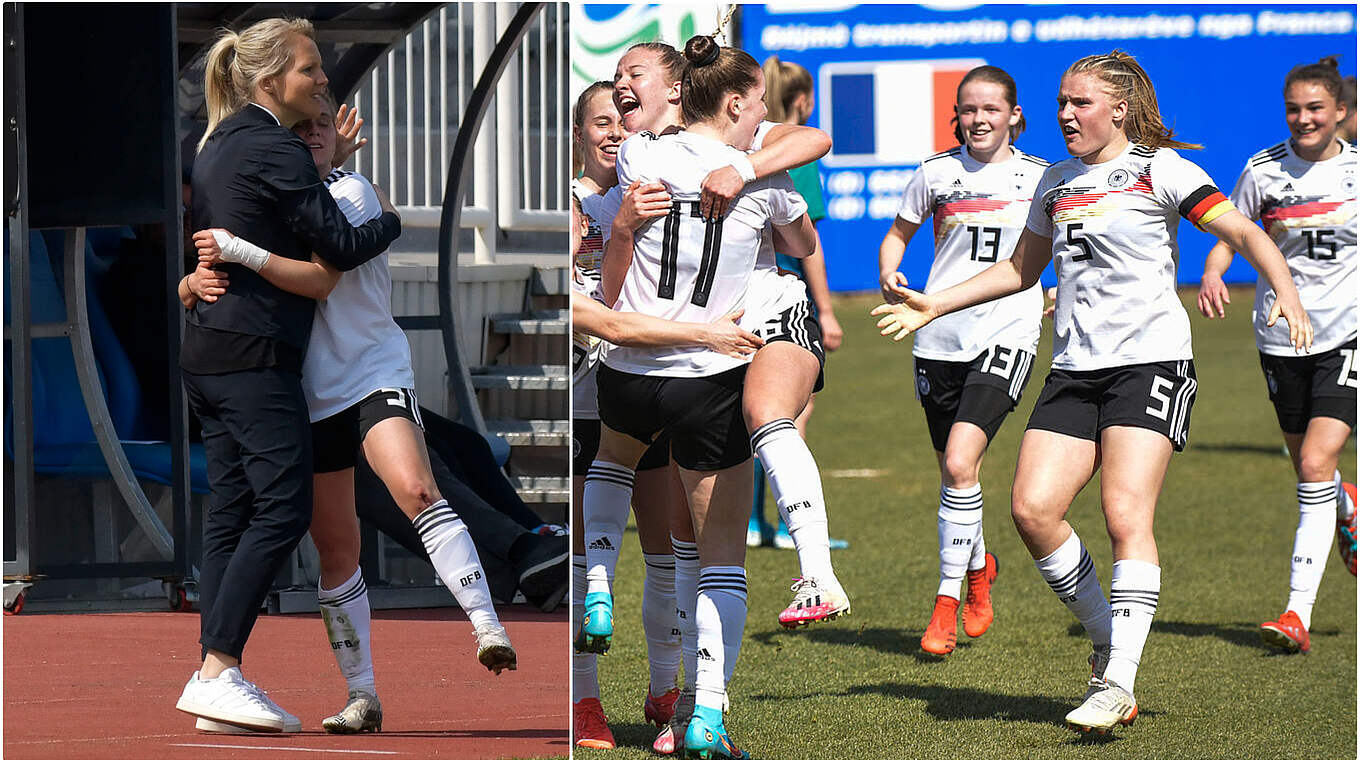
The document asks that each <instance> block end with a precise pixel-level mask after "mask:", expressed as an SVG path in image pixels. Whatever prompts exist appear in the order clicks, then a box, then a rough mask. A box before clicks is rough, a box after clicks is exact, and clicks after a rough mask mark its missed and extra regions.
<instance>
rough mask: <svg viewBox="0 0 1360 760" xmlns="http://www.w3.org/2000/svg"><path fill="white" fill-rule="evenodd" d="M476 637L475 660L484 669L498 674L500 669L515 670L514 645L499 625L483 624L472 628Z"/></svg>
mask: <svg viewBox="0 0 1360 760" xmlns="http://www.w3.org/2000/svg"><path fill="white" fill-rule="evenodd" d="M472 635H474V636H476V637H477V661H478V662H480V663H482V664H483V665H485V666H486V669H487V670H489V671H491V672H492V673H495V674H496V675H500V674H501V671H502V670H516V665H517V661H516V657H515V647H514V646H512V645H511V644H510V636H509V635H507V634H506V633H505V627H504V626H501V625H485V626H482V627H481V628H477V629H475V630H473V632H472Z"/></svg>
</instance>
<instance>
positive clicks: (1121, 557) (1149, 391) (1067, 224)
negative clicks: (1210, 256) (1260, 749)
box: [873, 51, 1313, 732]
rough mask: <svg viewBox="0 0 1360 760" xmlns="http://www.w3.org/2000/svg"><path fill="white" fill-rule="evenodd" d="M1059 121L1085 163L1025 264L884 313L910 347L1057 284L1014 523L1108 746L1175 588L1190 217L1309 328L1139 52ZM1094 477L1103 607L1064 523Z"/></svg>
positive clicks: (1093, 70) (1106, 67)
mask: <svg viewBox="0 0 1360 760" xmlns="http://www.w3.org/2000/svg"><path fill="white" fill-rule="evenodd" d="M1058 125H1059V127H1060V128H1061V129H1062V134H1063V139H1064V141H1065V142H1066V144H1067V151H1068V153H1070V154H1072V158H1069V159H1067V160H1065V161H1062V162H1060V163H1058V164H1054V165H1053V166H1050V167H1049V168H1048V169H1047V170H1045V172H1044V174H1043V178H1042V179H1041V180H1040V181H1039V186H1038V188H1037V189H1036V190H1035V194H1034V200H1033V202H1032V203H1031V204H1030V212H1029V218H1028V220H1027V221H1026V224H1025V226H1026V229H1025V232H1024V233H1023V234H1022V235H1021V237H1020V242H1019V243H1018V244H1017V246H1016V249H1015V253H1014V254H1012V256H1011V258H1010V259H1009V260H1007V261H1001V262H997V263H996V264H993V265H992V266H990V267H988V268H987V269H986V270H984V271H983V272H982V273H980V274H978V275H976V276H974V277H972V278H970V279H968V280H965V281H964V282H962V283H960V284H958V285H955V286H954V287H951V288H947V289H945V290H942V291H939V292H936V293H931V294H929V295H926V294H922V293H916V292H913V291H906V292H905V293H903V294H902V298H903V302H902V303H900V304H884V305H882V306H879V307H877V308H875V309H874V312H873V313H875V314H879V315H883V319H881V320H880V322H879V326H880V327H882V328H883V334H884V335H892V334H895V335H894V339H898V340H900V339H901V338H904V337H906V335H907V334H909V333H911V332H913V331H915V330H917V329H919V328H921V327H923V326H925V325H926V324H928V323H930V322H931V321H933V320H934V319H935V318H937V317H940V316H943V315H945V314H949V313H952V312H955V311H958V310H960V309H963V308H967V307H969V306H973V305H976V304H979V303H983V302H985V301H991V300H995V299H997V298H1000V297H1003V296H1007V295H1010V294H1012V293H1018V292H1020V291H1022V290H1025V289H1027V288H1030V287H1032V286H1033V285H1034V283H1036V282H1037V281H1038V279H1039V273H1040V272H1041V271H1042V270H1043V268H1044V266H1045V265H1046V264H1047V263H1048V262H1049V261H1050V260H1051V261H1053V262H1054V268H1055V270H1056V271H1057V275H1058V293H1057V310H1056V312H1055V314H1054V346H1053V369H1052V371H1051V372H1050V373H1049V376H1048V379H1047V380H1046V381H1045V382H1044V388H1043V391H1042V392H1041V393H1040V394H1039V400H1038V402H1037V403H1036V404H1035V407H1034V413H1033V414H1032V415H1031V417H1030V420H1029V426H1028V429H1027V430H1026V431H1025V436H1024V438H1023V440H1022V442H1021V445H1020V458H1019V461H1018V463H1017V464H1016V472H1015V481H1014V484H1013V486H1012V489H1011V517H1012V519H1013V520H1014V521H1015V526H1016V528H1017V529H1018V531H1019V533H1020V538H1021V539H1022V540H1023V541H1024V542H1025V546H1026V547H1027V548H1028V549H1029V551H1030V554H1031V555H1033V557H1034V561H1035V565H1036V566H1038V568H1039V572H1040V574H1041V575H1042V576H1043V577H1044V580H1046V581H1047V582H1048V584H1049V586H1050V587H1052V588H1053V590H1054V592H1056V593H1057V594H1058V598H1059V599H1061V600H1062V602H1063V603H1064V604H1065V605H1067V608H1068V609H1069V610H1071V611H1072V613H1073V614H1074V615H1076V617H1077V618H1078V619H1079V620H1080V621H1081V623H1082V625H1083V626H1084V627H1085V629H1086V632H1087V634H1088V635H1089V636H1090V638H1091V644H1092V647H1093V652H1092V654H1091V656H1090V658H1089V662H1090V663H1091V676H1090V679H1089V681H1088V686H1087V690H1086V695H1085V697H1084V698H1083V700H1082V704H1081V705H1080V706H1078V707H1077V708H1076V709H1075V710H1072V711H1071V712H1069V713H1068V714H1067V718H1066V721H1067V724H1068V725H1069V726H1070V727H1072V728H1074V729H1076V730H1082V731H1092V730H1094V731H1098V732H1107V731H1109V730H1111V729H1112V728H1113V727H1114V726H1116V725H1119V724H1123V725H1128V724H1130V723H1132V722H1133V720H1134V718H1135V717H1136V716H1137V715H1138V706H1137V703H1136V701H1135V700H1134V696H1133V688H1134V677H1135V676H1136V674H1137V672H1138V663H1139V660H1140V658H1141V656H1142V651H1143V645H1144V644H1145V642H1146V640H1147V635H1148V630H1149V628H1150V627H1151V625H1152V617H1153V614H1154V613H1155V612H1156V609H1157V597H1158V594H1159V593H1160V590H1161V568H1160V566H1159V564H1158V556H1157V545H1156V541H1155V540H1154V538H1153V531H1152V522H1153V512H1154V510H1155V508H1156V504H1157V497H1158V494H1159V492H1160V491H1161V487H1162V482H1163V480H1164V478H1165V476H1166V469H1167V465H1168V464H1170V461H1171V454H1172V452H1173V451H1174V450H1179V449H1181V448H1183V447H1184V446H1185V441H1186V435H1187V433H1188V432H1189V425H1190V406H1191V404H1192V403H1193V401H1194V397H1195V372H1194V367H1193V364H1192V361H1191V360H1192V356H1191V350H1190V322H1189V318H1188V317H1187V315H1186V313H1185V309H1184V308H1183V307H1182V306H1181V304H1180V301H1179V300H1178V299H1177V297H1176V273H1175V269H1176V237H1175V225H1176V223H1177V216H1178V215H1179V216H1183V217H1185V218H1187V219H1189V220H1190V221H1191V222H1192V223H1193V224H1196V225H1198V226H1199V227H1201V228H1202V229H1204V230H1206V231H1208V232H1210V233H1212V234H1214V235H1215V236H1217V237H1218V238H1219V239H1221V240H1224V241H1226V242H1227V243H1228V244H1229V245H1230V246H1232V248H1233V249H1235V250H1238V251H1242V252H1243V254H1245V255H1246V256H1247V258H1248V260H1250V261H1251V262H1252V264H1253V265H1254V266H1256V268H1257V270H1258V271H1260V272H1261V273H1262V275H1263V276H1264V277H1265V278H1266V279H1267V280H1269V282H1270V284H1271V285H1272V286H1273V287H1274V288H1275V292H1276V294H1278V296H1279V297H1278V298H1277V300H1276V302H1275V304H1274V306H1273V308H1272V310H1271V312H1270V316H1269V317H1268V318H1267V322H1268V323H1269V324H1271V325H1274V324H1275V322H1276V320H1277V319H1279V318H1280V317H1283V318H1284V319H1286V320H1287V322H1288V324H1289V338H1290V344H1291V345H1292V346H1294V347H1295V348H1298V349H1304V348H1307V347H1308V346H1311V345H1312V341H1313V328H1312V325H1311V324H1310V323H1309V321H1308V316H1307V315H1306V314H1305V313H1304V311H1303V307H1302V306H1301V305H1300V303H1299V296H1298V291H1297V290H1295V288H1294V284H1293V282H1291V281H1290V279H1289V268H1288V266H1287V265H1286V264H1285V262H1284V257H1283V256H1281V255H1280V252H1279V249H1278V248H1276V247H1275V245H1274V244H1273V243H1272V242H1271V241H1270V238H1269V237H1267V236H1266V234H1265V233H1264V232H1262V231H1261V228H1259V227H1257V226H1256V225H1254V224H1252V223H1251V222H1250V221H1249V220H1248V219H1247V218H1246V217H1244V216H1243V215H1242V214H1240V213H1238V212H1237V211H1235V210H1234V209H1233V207H1232V204H1231V203H1229V202H1228V200H1227V199H1226V198H1224V197H1223V195H1222V193H1220V192H1219V191H1218V190H1217V189H1215V187H1214V185H1213V183H1212V181H1211V180H1210V179H1209V177H1208V175H1207V174H1205V172H1204V170H1202V169H1200V168H1199V167H1198V166H1196V165H1195V164H1193V163H1191V162H1189V161H1187V160H1185V159H1184V158H1181V156H1180V155H1179V154H1177V153H1176V152H1175V151H1174V150H1172V149H1173V148H1194V147H1197V146H1193V145H1189V144H1187V143H1183V142H1180V141H1177V140H1174V139H1172V132H1171V130H1170V129H1168V128H1167V127H1166V126H1165V125H1164V124H1163V122H1162V118H1161V114H1160V112H1159V110H1158V108H1157V97H1156V93H1155V91H1154V90H1153V87H1152V81H1151V80H1150V79H1149V78H1148V75H1147V73H1146V72H1144V71H1143V69H1142V67H1141V66H1139V65H1138V63H1137V62H1136V61H1135V60H1134V59H1133V57H1132V56H1130V55H1128V54H1126V53H1123V52H1119V51H1115V52H1113V53H1108V54H1105V55H1093V56H1087V57H1085V58H1082V59H1080V60H1078V61H1076V62H1075V63H1073V64H1072V65H1071V66H1070V67H1068V69H1067V71H1066V72H1065V73H1064V74H1063V76H1062V80H1061V83H1060V85H1059V89H1058ZM1097 469H1103V473H1102V475H1101V480H1100V489H1101V506H1102V510H1103V512H1104V516H1105V526H1106V529H1107V531H1108V532H1109V534H1110V542H1111V546H1112V549H1113V554H1114V571H1113V574H1112V580H1111V582H1110V598H1109V600H1108V601H1107V600H1106V598H1105V594H1104V592H1103V591H1102V589H1101V586H1100V581H1099V579H1098V578H1097V576H1096V573H1095V568H1094V566H1093V565H1092V562H1091V557H1090V555H1089V554H1088V553H1087V551H1086V548H1085V546H1084V545H1083V544H1082V542H1081V539H1080V538H1078V537H1077V535H1076V533H1075V532H1074V531H1073V530H1072V526H1071V525H1069V524H1068V523H1067V521H1066V520H1065V519H1064V517H1065V515H1066V514H1067V510H1068V508H1069V507H1070V506H1071V504H1072V500H1073V498H1075V497H1076V495H1077V493H1078V492H1079V491H1080V490H1081V489H1082V488H1083V487H1084V486H1085V485H1086V483H1087V482H1088V481H1090V479H1091V477H1092V476H1093V475H1094V474H1095V472H1096V470H1097Z"/></svg>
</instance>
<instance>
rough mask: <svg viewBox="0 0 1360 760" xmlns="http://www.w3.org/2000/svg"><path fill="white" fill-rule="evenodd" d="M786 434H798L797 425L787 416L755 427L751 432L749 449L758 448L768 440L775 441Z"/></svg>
mask: <svg viewBox="0 0 1360 760" xmlns="http://www.w3.org/2000/svg"><path fill="white" fill-rule="evenodd" d="M786 435H798V426H797V425H794V424H793V420H791V419H789V418H788V417H781V418H779V419H777V420H774V421H772V422H767V423H765V424H764V425H761V426H760V427H758V428H756V431H755V432H754V433H752V434H751V449H752V450H755V449H758V448H760V447H761V446H763V445H764V444H766V443H769V442H770V441H777V440H779V439H780V438H783V437H784V436H786Z"/></svg>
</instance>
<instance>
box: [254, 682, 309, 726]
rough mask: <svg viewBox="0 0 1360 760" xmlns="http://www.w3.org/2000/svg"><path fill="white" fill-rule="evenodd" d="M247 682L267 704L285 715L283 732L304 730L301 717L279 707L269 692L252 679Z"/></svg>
mask: <svg viewBox="0 0 1360 760" xmlns="http://www.w3.org/2000/svg"><path fill="white" fill-rule="evenodd" d="M246 683H247V684H249V685H250V688H252V689H254V690H255V693H256V694H259V695H260V699H263V700H264V703H265V704H266V705H269V706H270V707H271V708H273V709H274V710H277V711H278V712H279V713H280V714H281V715H283V732H284V733H285V734H295V733H297V732H299V731H301V730H302V719H301V718H299V717H297V716H296V715H293V714H292V713H290V712H288V711H287V710H285V709H283V708H282V707H279V706H278V704H277V703H276V702H275V701H274V700H272V699H270V698H269V692H267V691H265V690H264V689H261V688H260V687H259V686H258V685H256V684H254V683H252V682H250V681H246Z"/></svg>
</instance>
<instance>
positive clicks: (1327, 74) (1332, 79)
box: [1284, 55, 1345, 105]
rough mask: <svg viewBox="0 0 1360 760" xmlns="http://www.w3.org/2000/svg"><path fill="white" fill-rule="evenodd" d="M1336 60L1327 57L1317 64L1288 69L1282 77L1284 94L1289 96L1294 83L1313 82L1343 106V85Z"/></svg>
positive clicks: (1332, 56) (1333, 57)
mask: <svg viewBox="0 0 1360 760" xmlns="http://www.w3.org/2000/svg"><path fill="white" fill-rule="evenodd" d="M1337 58H1338V57H1337V56H1334V55H1329V56H1327V57H1326V58H1323V59H1322V60H1320V61H1318V62H1317V63H1305V64H1302V65H1299V66H1295V67H1294V68H1292V69H1290V70H1289V73H1288V74H1286V75H1285V77H1284V92H1285V94H1286V95H1288V94H1289V87H1290V86H1291V85H1293V84H1294V83H1295V82H1313V83H1315V84H1318V85H1321V86H1322V89H1324V90H1326V91H1327V92H1328V94H1330V95H1331V96H1332V98H1334V99H1335V100H1336V102H1337V103H1338V104H1342V105H1344V104H1345V103H1344V100H1343V98H1342V94H1343V93H1342V91H1343V90H1344V89H1345V84H1344V83H1343V82H1342V81H1341V70H1340V68H1339V64H1338V62H1337Z"/></svg>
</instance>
